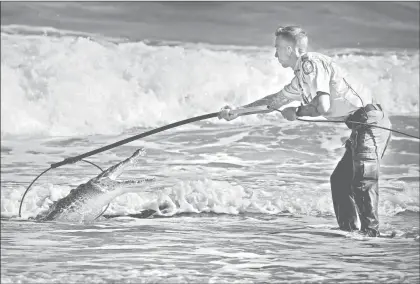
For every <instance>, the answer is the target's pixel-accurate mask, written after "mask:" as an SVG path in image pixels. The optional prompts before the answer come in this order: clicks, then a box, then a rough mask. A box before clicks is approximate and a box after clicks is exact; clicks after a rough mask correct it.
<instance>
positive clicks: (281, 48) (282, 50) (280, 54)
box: [275, 36, 292, 68]
mask: <svg viewBox="0 0 420 284" xmlns="http://www.w3.org/2000/svg"><path fill="white" fill-rule="evenodd" d="M275 48H276V53H275V57H277V60H278V61H279V62H280V64H281V66H283V68H287V67H291V66H290V64H289V62H290V57H291V54H292V46H291V43H290V42H289V41H287V40H285V39H283V38H282V37H280V36H278V37H276V43H275Z"/></svg>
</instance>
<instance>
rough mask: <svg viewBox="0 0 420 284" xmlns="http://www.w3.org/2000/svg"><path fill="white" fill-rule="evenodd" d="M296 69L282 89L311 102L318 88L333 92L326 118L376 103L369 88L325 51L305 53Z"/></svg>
mask: <svg viewBox="0 0 420 284" xmlns="http://www.w3.org/2000/svg"><path fill="white" fill-rule="evenodd" d="M294 72H295V77H294V78H293V79H292V81H291V82H290V84H288V85H286V86H285V87H284V88H283V90H281V93H282V95H283V96H285V97H286V98H288V99H289V100H302V101H303V102H304V103H309V102H311V101H312V99H314V98H315V96H316V95H317V92H324V93H328V94H330V109H329V111H328V112H327V113H326V114H324V115H323V116H324V117H325V118H327V119H337V118H344V117H347V116H348V115H349V114H351V113H353V112H354V111H355V110H357V109H359V108H360V107H362V106H364V105H367V104H372V103H375V102H374V99H373V97H372V94H371V93H370V91H369V90H368V89H366V88H365V87H364V86H363V85H362V84H360V83H359V82H357V81H356V80H355V79H354V78H351V77H350V75H349V74H347V73H346V72H345V71H344V70H343V69H342V68H340V67H339V66H338V65H337V63H336V62H335V61H334V60H333V59H332V58H331V57H328V56H326V55H323V54H320V53H316V52H308V53H306V54H304V55H302V56H301V57H300V58H299V59H298V61H297V62H296V66H295V68H294Z"/></svg>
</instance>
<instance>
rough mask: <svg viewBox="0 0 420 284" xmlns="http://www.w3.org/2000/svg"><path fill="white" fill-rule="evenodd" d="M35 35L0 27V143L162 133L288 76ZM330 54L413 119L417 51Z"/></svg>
mask: <svg viewBox="0 0 420 284" xmlns="http://www.w3.org/2000/svg"><path fill="white" fill-rule="evenodd" d="M21 29H22V28H21ZM34 29H35V31H36V28H32V29H31V32H30V33H29V32H28V31H26V34H22V33H19V32H18V31H19V29H18V31H16V27H15V26H11V27H8V26H2V34H1V45H2V53H1V81H2V84H1V134H2V137H4V136H5V135H53V136H54V135H78V134H81V135H83V134H98V133H102V134H106V133H121V132H123V131H125V130H127V129H130V128H132V127H157V126H162V125H164V124H167V123H171V122H174V121H177V120H181V119H185V118H189V117H193V116H196V115H202V114H205V113H210V112H215V111H218V110H219V109H220V108H221V107H222V106H224V105H226V104H229V105H234V106H238V105H242V104H246V103H249V102H251V101H253V100H256V99H258V98H260V97H262V96H265V95H267V94H270V93H272V92H275V91H278V90H279V89H281V88H282V87H283V86H284V85H285V84H287V83H288V82H289V81H290V79H291V78H292V76H293V73H292V71H291V70H289V69H283V68H281V67H280V66H279V64H278V63H277V62H276V60H275V58H274V57H273V52H272V50H271V48H261V49H259V50H256V49H255V48H238V47H228V46H226V47H225V48H224V49H222V48H221V47H219V46H217V47H216V46H215V47H212V46H211V45H202V44H197V45H194V44H178V45H165V44H160V45H155V46H152V45H147V44H145V43H143V42H120V43H113V42H116V41H117V40H113V39H106V38H101V39H100V40H97V39H95V38H94V36H91V35H82V36H76V35H75V34H74V33H72V32H70V31H60V30H51V29H49V30H48V31H47V30H46V32H47V34H48V35H39V34H36V33H35V32H34V31H33V30H34ZM43 29H45V28H39V29H38V30H40V31H42V30H43ZM48 32H49V33H48ZM335 54H337V55H336V59H337V61H338V62H339V63H340V64H342V65H343V66H344V67H345V68H347V69H348V70H349V71H350V72H353V73H354V74H356V75H357V76H358V77H359V79H360V80H361V81H362V82H364V83H366V85H367V86H368V87H370V88H372V90H373V91H374V92H375V93H376V94H378V95H379V96H380V99H381V102H382V103H383V104H384V105H385V107H386V108H387V109H388V110H389V111H390V112H391V113H394V114H409V113H410V114H413V113H414V114H416V115H418V106H419V104H418V103H419V97H418V89H419V77H418V74H419V60H418V59H419V54H418V52H417V53H416V52H414V53H404V52H401V53H396V52H391V53H380V52H377V53H374V54H358V53H356V52H353V53H350V54H348V53H346V54H344V55H339V54H341V53H340V52H339V51H335ZM332 55H333V54H332ZM263 119H265V118H262V117H259V116H250V117H246V118H242V119H241V120H240V121H238V120H237V121H233V122H231V123H240V122H247V123H254V122H256V123H261V121H262V120H263ZM211 122H212V123H225V122H223V121H218V120H217V119H213V120H211Z"/></svg>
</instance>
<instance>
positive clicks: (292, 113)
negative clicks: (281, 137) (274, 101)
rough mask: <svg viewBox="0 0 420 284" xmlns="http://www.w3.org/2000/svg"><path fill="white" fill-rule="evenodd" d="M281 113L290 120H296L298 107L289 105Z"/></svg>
mask: <svg viewBox="0 0 420 284" xmlns="http://www.w3.org/2000/svg"><path fill="white" fill-rule="evenodd" d="M281 114H282V115H283V117H284V118H285V119H287V120H288V121H293V120H296V107H287V108H285V109H283V110H282V111H281Z"/></svg>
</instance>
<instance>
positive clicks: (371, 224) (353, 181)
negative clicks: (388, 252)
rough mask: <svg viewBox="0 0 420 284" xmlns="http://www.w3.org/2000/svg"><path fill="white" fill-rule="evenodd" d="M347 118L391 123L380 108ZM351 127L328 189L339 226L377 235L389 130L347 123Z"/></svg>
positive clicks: (366, 121)
mask: <svg viewBox="0 0 420 284" xmlns="http://www.w3.org/2000/svg"><path fill="white" fill-rule="evenodd" d="M348 120H352V121H357V122H363V123H373V122H374V123H375V125H378V126H382V127H387V128H390V127H391V122H390V121H389V118H388V117H387V116H386V115H385V114H384V112H383V111H381V110H380V109H378V110H370V111H368V112H367V117H366V115H365V113H363V114H362V115H361V112H360V111H357V112H356V113H355V115H352V116H350V117H349V119H348ZM347 125H348V126H349V128H351V129H352V133H351V136H350V138H349V139H348V140H347V142H346V152H345V154H344V156H343V158H342V159H341V161H340V162H339V163H338V165H337V167H336V168H335V170H334V172H333V174H332V175H331V179H330V181H331V192H332V199H333V204H334V211H335V215H336V217H337V222H338V225H339V227H340V229H342V230H346V231H353V230H361V231H363V232H366V233H367V234H368V235H369V236H379V216H378V202H379V169H380V161H381V159H382V157H383V155H384V153H385V150H386V147H387V145H388V142H389V140H390V137H391V132H390V131H388V130H383V129H380V128H373V127H369V126H367V127H365V126H359V125H356V124H353V125H351V124H350V123H349V124H347Z"/></svg>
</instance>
